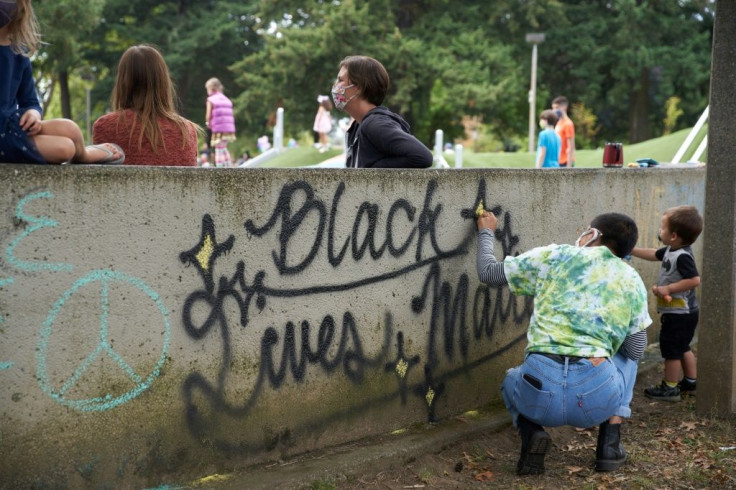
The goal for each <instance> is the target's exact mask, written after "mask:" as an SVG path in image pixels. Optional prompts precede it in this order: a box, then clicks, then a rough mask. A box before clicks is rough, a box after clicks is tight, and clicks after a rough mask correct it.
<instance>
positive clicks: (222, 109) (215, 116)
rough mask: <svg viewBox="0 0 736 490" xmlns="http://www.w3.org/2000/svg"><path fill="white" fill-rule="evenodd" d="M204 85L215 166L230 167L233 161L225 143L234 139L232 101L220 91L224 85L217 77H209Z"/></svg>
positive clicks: (206, 117) (207, 122)
mask: <svg viewBox="0 0 736 490" xmlns="http://www.w3.org/2000/svg"><path fill="white" fill-rule="evenodd" d="M204 86H205V89H207V113H206V114H205V121H206V124H207V127H208V128H210V131H212V140H211V141H210V147H212V148H214V149H215V167H231V166H232V165H233V162H232V159H231V158H230V152H229V151H228V150H227V144H228V143H230V142H231V141H235V116H234V115H233V103H232V101H231V100H230V99H229V98H227V96H225V94H223V93H222V92H223V90H224V87H223V86H222V82H220V80H218V79H217V78H210V79H209V80H207V83H205V85H204Z"/></svg>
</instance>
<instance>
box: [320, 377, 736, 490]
mask: <svg viewBox="0 0 736 490" xmlns="http://www.w3.org/2000/svg"><path fill="white" fill-rule="evenodd" d="M660 380H661V368H660V367H659V366H657V367H653V368H651V369H648V370H647V371H645V372H641V373H640V374H639V379H638V380H637V386H636V390H635V394H634V400H633V403H632V411H633V414H632V417H631V419H629V421H627V422H626V423H625V424H624V426H623V427H622V438H623V443H624V446H625V448H626V450H627V452H628V461H627V463H626V464H625V465H624V466H622V467H621V468H620V470H619V471H615V472H611V473H597V472H596V471H595V470H594V469H593V464H594V459H595V447H596V438H597V429H592V430H585V429H584V430H578V429H575V428H571V427H559V428H551V429H547V430H548V432H549V433H550V435H551V436H552V439H553V442H554V445H553V447H552V449H550V451H549V453H547V457H546V459H545V466H546V472H545V473H544V474H543V475H539V476H524V477H519V476H516V474H515V469H516V461H517V459H518V456H519V448H520V440H519V436H518V434H517V433H516V430H515V429H514V428H513V427H507V428H505V429H503V430H501V431H500V432H495V433H485V434H482V435H479V436H476V437H473V438H472V439H468V440H463V441H461V442H459V443H456V444H453V445H452V446H448V447H445V448H443V449H442V450H441V451H440V452H438V453H435V454H426V455H423V456H420V457H418V458H416V459H415V460H414V461H412V462H410V463H408V464H405V465H404V466H402V467H396V468H391V469H388V468H384V469H382V468H376V471H375V472H372V473H366V474H361V475H355V476H352V477H350V478H348V481H347V482H340V483H339V484H336V485H332V484H330V483H326V482H319V483H317V482H315V483H313V484H312V488H313V489H320V490H327V489H339V490H351V489H408V488H427V489H430V488H442V489H444V488H448V489H461V488H462V489H464V488H514V489H556V490H560V489H565V488H585V489H596V490H597V489H615V488H651V489H691V488H709V489H710V488H713V489H736V416H732V417H731V418H730V419H728V420H723V419H715V418H701V417H698V416H697V414H696V413H695V398H694V397H686V398H684V399H683V401H682V402H678V403H672V402H664V401H654V400H650V399H648V398H646V397H645V396H644V393H643V391H644V388H645V387H646V386H649V385H652V384H657V383H659V382H660Z"/></svg>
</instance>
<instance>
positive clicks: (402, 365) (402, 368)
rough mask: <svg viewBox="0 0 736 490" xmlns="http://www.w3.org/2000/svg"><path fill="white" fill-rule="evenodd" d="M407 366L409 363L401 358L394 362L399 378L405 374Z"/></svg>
mask: <svg viewBox="0 0 736 490" xmlns="http://www.w3.org/2000/svg"><path fill="white" fill-rule="evenodd" d="M408 368H409V363H408V362H406V361H405V360H403V359H401V360H400V361H399V362H397V363H396V373H397V374H398V375H399V377H400V378H403V377H404V376H406V370H407V369H408Z"/></svg>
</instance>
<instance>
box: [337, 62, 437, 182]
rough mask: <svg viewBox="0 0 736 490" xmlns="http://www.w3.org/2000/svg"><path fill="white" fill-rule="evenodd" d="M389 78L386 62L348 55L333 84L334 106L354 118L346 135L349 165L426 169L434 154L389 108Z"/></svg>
mask: <svg viewBox="0 0 736 490" xmlns="http://www.w3.org/2000/svg"><path fill="white" fill-rule="evenodd" d="M388 85H389V77H388V72H387V71H386V68H384V67H383V65H382V64H381V63H380V62H379V61H377V60H375V59H373V58H369V57H367V56H348V57H347V58H345V59H343V60H342V61H341V62H340V69H339V72H338V74H337V80H335V83H334V85H333V86H332V100H333V102H334V103H335V107H337V108H338V109H340V110H343V111H345V112H347V113H348V114H350V116H351V117H352V118H353V119H354V121H353V123H352V124H351V125H350V128H349V129H348V132H347V134H346V135H345V138H346V141H347V154H346V158H345V166H346V167H349V168H427V167H430V166H431V165H432V153H431V152H430V151H429V149H428V148H427V147H426V146H425V145H424V144H423V143H422V142H421V141H419V140H418V139H416V138H415V137H414V136H413V135H412V134H411V133H410V132H409V123H407V122H406V121H404V119H403V118H402V117H401V116H400V115H398V114H394V113H393V112H391V111H390V110H388V109H387V108H386V107H383V106H382V105H381V104H382V103H383V99H384V98H385V97H386V93H387V92H388Z"/></svg>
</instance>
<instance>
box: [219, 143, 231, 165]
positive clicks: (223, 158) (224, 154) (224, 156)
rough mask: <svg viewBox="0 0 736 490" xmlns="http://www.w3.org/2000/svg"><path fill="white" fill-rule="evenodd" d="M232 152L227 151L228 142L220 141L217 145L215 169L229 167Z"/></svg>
mask: <svg viewBox="0 0 736 490" xmlns="http://www.w3.org/2000/svg"><path fill="white" fill-rule="evenodd" d="M229 166H230V152H229V151H227V141H219V142H217V143H216V144H215V167H229Z"/></svg>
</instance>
